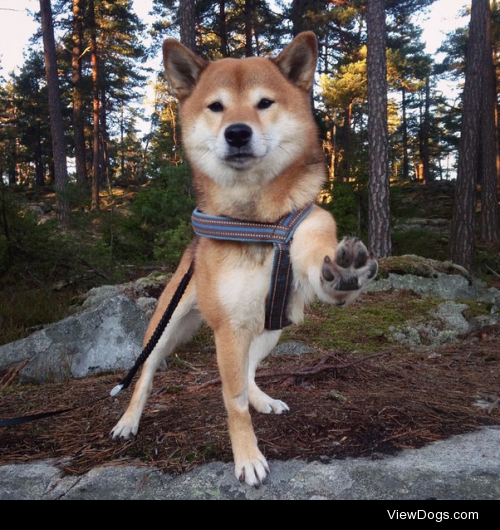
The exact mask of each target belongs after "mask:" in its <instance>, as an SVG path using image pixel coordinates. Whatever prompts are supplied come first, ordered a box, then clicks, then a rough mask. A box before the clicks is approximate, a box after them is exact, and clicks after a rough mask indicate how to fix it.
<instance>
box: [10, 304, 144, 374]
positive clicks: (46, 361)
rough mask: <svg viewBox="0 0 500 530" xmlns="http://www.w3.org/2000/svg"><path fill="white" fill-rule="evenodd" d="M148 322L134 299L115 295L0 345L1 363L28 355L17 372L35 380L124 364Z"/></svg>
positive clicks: (136, 348) (136, 352) (129, 360)
mask: <svg viewBox="0 0 500 530" xmlns="http://www.w3.org/2000/svg"><path fill="white" fill-rule="evenodd" d="M147 324H148V322H147V319H146V318H145V316H144V315H143V313H142V312H141V311H140V310H139V308H138V307H137V306H136V304H135V303H134V302H132V301H131V300H130V299H129V298H127V297H125V296H118V297H115V298H112V299H110V300H107V301H105V302H103V303H102V304H101V305H99V306H97V307H93V308H91V309H88V310H87V311H84V312H83V313H80V314H78V315H74V316H72V317H69V318H67V319H65V320H63V321H61V322H59V323H57V324H54V325H52V326H49V327H47V328H45V329H43V330H42V331H38V332H36V333H34V334H33V335H31V336H30V337H28V338H26V339H23V340H20V341H18V342H14V343H12V344H7V345H6V346H2V347H0V369H4V368H8V367H10V366H12V365H14V364H16V363H20V362H22V361H24V360H26V359H30V363H29V364H28V366H26V368H24V369H23V370H22V371H21V373H20V377H21V380H24V381H26V380H28V381H36V382H44V381H60V380H64V379H67V378H69V377H85V376H88V375H93V374H97V373H102V372H107V371H114V370H126V369H129V368H130V367H131V366H132V365H133V364H134V362H135V359H136V358H137V356H138V355H139V354H140V352H141V350H142V339H143V337H144V333H145V331H146V327H147Z"/></svg>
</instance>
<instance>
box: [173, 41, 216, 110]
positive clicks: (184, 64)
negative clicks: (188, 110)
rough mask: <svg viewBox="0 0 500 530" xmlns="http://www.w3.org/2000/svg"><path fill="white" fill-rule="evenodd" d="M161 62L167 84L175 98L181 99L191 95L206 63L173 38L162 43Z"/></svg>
mask: <svg viewBox="0 0 500 530" xmlns="http://www.w3.org/2000/svg"><path fill="white" fill-rule="evenodd" d="M163 62H164V65H165V73H166V76H167V81H168V84H169V85H170V88H171V89H172V92H173V94H174V96H175V97H176V98H178V99H179V100H181V101H182V100H183V99H185V98H187V97H188V96H189V95H191V92H192V91H193V90H194V87H195V86H196V84H197V83H198V79H199V78H200V75H201V73H202V72H203V70H204V69H205V68H206V67H207V66H208V63H206V62H205V61H203V60H201V59H200V58H199V57H196V55H195V54H194V53H193V52H192V51H191V50H188V49H187V48H186V47H185V46H183V45H182V44H181V43H180V42H177V41H176V40H174V39H167V40H166V41H165V42H164V43H163Z"/></svg>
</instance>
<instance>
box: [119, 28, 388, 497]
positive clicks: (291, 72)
mask: <svg viewBox="0 0 500 530" xmlns="http://www.w3.org/2000/svg"><path fill="white" fill-rule="evenodd" d="M317 56H318V51H317V40H316V36H315V35H314V34H313V33H310V32H308V33H303V34H300V35H299V36H298V37H297V38H296V39H295V40H294V41H293V42H292V43H291V44H290V45H289V46H288V47H287V48H286V49H285V50H284V51H283V52H282V53H281V55H279V56H278V57H277V58H275V59H268V58H248V59H223V60H220V61H217V62H214V63H207V62H204V61H202V60H201V59H200V58H198V57H197V56H195V55H194V54H193V53H191V52H190V51H189V50H188V49H186V48H185V47H184V46H182V45H181V44H180V43H178V42H176V41H174V40H167V41H166V42H165V44H164V60H165V69H166V75H167V80H168V82H169V84H170V86H171V89H172V91H173V94H174V95H175V96H176V97H177V98H178V99H179V102H180V118H181V124H182V131H183V141H184V146H185V150H186V153H187V157H188V159H189V162H190V164H191V167H192V170H193V179H194V187H195V190H196V194H197V201H198V208H199V210H200V211H201V212H203V213H204V214H206V215H208V216H224V217H229V218H234V219H238V220H242V221H244V222H248V223H249V224H251V223H252V222H258V223H274V222H276V220H277V219H280V218H282V217H283V216H286V215H288V214H290V212H294V211H297V210H300V209H301V208H305V207H307V206H308V205H311V204H312V203H314V202H315V201H316V199H317V197H318V194H319V193H320V191H321V189H322V186H323V184H324V182H325V180H326V165H325V160H324V157H323V153H322V150H321V146H320V144H319V140H318V133H317V129H316V125H315V122H314V119H313V116H312V112H311V90H312V87H313V83H314V73H315V69H316V63H317ZM274 255H275V252H274V249H273V246H272V245H269V244H264V243H242V242H234V241H220V240H216V239H212V238H208V237H196V238H195V239H194V241H193V242H192V244H191V245H190V246H189V248H188V249H187V250H186V252H185V254H184V256H183V258H182V261H181V263H180V265H179V268H178V270H177V272H176V273H175V275H174V276H173V278H172V280H171V281H170V283H169V284H168V286H167V287H166V289H165V292H164V293H163V295H162V296H161V298H160V302H159V305H158V309H157V311H156V313H155V315H154V316H153V318H152V320H151V323H150V326H149V329H148V332H147V334H146V339H145V343H147V341H148V340H149V338H150V336H151V335H152V333H153V332H154V330H155V328H156V326H157V324H158V322H159V320H160V319H161V316H162V314H163V312H164V310H165V307H166V306H167V305H168V304H169V302H170V299H171V298H172V295H173V293H174V292H175V290H176V288H177V286H178V285H179V283H180V281H181V279H182V277H183V276H184V274H185V273H186V271H187V270H188V268H189V267H190V264H191V262H192V261H193V260H194V262H195V270H194V276H193V279H192V281H191V283H190V284H189V287H188V288H187V291H186V293H185V294H184V296H183V298H182V300H181V302H180V304H179V306H178V307H177V309H176V311H175V313H174V316H173V318H172V320H171V322H170V324H169V327H168V328H167V330H166V332H165V333H164V335H163V337H162V338H161V340H160V342H159V344H158V345H157V347H156V348H155V350H154V351H153V354H152V355H151V357H150V358H149V360H148V361H147V362H146V364H145V366H144V368H143V372H142V375H141V378H140V380H139V381H138V383H137V385H136V388H135V392H134V395H133V397H132V400H131V403H130V405H129V407H128V409H127V411H126V412H125V414H124V416H123V417H122V419H121V420H120V422H119V423H118V424H117V425H116V427H115V428H114V429H113V431H112V435H113V437H114V438H115V439H129V438H130V437H133V436H135V435H136V434H137V432H138V428H139V421H140V418H141V415H142V412H143V409H144V406H145V404H146V400H147V398H148V396H149V394H150V392H151V389H152V382H153V376H154V374H155V372H156V370H157V368H158V366H159V364H160V362H161V361H162V360H163V359H164V358H166V357H167V356H168V355H170V354H171V353H172V351H173V350H174V349H175V347H176V346H177V345H178V344H179V343H181V342H182V341H185V340H187V339H189V338H190V337H191V336H192V334H193V333H194V332H195V331H196V330H197V328H198V327H199V325H200V324H201V322H202V321H203V320H205V321H206V322H207V323H208V324H209V326H210V327H211V328H212V329H213V331H214V334H215V342H216V348H217V361H218V365H219V370H220V375H221V380H222V386H223V396H224V403H225V406H226V409H227V413H228V420H229V433H230V438H231V442H232V448H233V454H234V460H235V472H236V477H237V478H238V479H239V480H241V481H244V482H246V483H247V484H249V485H251V486H255V487H258V486H259V485H260V484H262V482H263V480H264V479H265V478H266V476H267V474H268V473H269V467H268V463H267V461H266V459H265V457H264V456H263V454H262V453H261V451H260V450H259V448H258V444H257V439H256V436H255V434H254V430H253V426H252V421H251V417H250V411H249V406H250V405H251V406H252V407H253V408H254V409H255V410H256V411H258V412H260V413H263V414H286V413H288V412H289V408H288V405H286V403H283V402H282V401H279V400H276V399H273V398H271V397H269V396H268V395H267V394H265V393H264V392H263V391H261V390H260V389H259V387H258V386H257V384H256V383H255V373H256V370H257V367H258V365H259V363H260V362H261V361H262V360H263V359H264V358H265V357H266V356H267V355H268V354H269V353H270V352H271V350H272V349H273V348H274V347H275V346H276V344H277V342H278V340H279V338H280V334H281V331H280V330H274V329H273V330H269V329H266V327H265V313H266V300H267V298H268V296H269V293H270V278H271V275H272V270H273V262H274ZM290 259H291V264H292V267H293V285H292V291H291V293H290V296H289V300H288V305H287V309H286V311H287V319H288V320H289V321H291V322H293V323H300V322H301V321H302V319H303V315H304V306H305V305H306V304H308V303H310V302H311V301H313V300H314V299H316V298H319V299H320V300H322V301H324V302H326V303H333V304H338V305H344V304H346V303H349V302H352V301H354V300H355V299H356V298H357V297H358V295H359V293H360V292H361V290H362V288H363V287H364V286H366V285H367V284H368V283H369V282H370V281H371V280H372V279H373V278H374V277H375V276H376V274H377V271H378V265H377V262H376V260H375V259H374V257H373V256H372V255H371V254H369V252H368V251H367V249H366V247H365V246H364V245H363V243H362V242H361V241H360V240H358V239H354V238H347V239H344V240H343V241H342V242H341V243H340V244H339V242H338V240H337V228H336V224H335V221H334V219H333V218H332V216H331V215H330V214H329V213H327V212H326V211H324V210H322V209H321V208H319V207H318V206H313V207H312V209H311V211H310V212H309V213H308V215H307V216H306V217H305V219H304V220H303V221H302V223H301V224H300V225H299V226H298V227H297V229H296V231H295V234H294V237H293V241H292V242H291V245H290Z"/></svg>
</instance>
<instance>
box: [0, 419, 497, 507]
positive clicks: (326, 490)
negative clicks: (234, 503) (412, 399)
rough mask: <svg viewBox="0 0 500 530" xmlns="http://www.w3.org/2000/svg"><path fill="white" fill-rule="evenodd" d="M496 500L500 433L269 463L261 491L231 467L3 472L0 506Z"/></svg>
mask: <svg viewBox="0 0 500 530" xmlns="http://www.w3.org/2000/svg"><path fill="white" fill-rule="evenodd" d="M16 499H18V500H21V499H23V500H28V499H30V500H56V499H57V500H60V499H64V500H96V499H99V500H106V499H121V500H142V499H151V500H160V499H165V500H181V499H186V500H187V499H193V500H194V499H199V500H201V499H206V500H245V499H248V500H278V499H280V500H313V499H314V500H320V499H321V500H323V499H325V500H327V499H328V500H329V499H332V500H334V499H335V500H336V499H338V500H341V499H353V500H356V499H387V500H423V499H436V500H472V499H478V500H480V499H483V500H498V499H500V429H499V428H498V427H488V428H485V429H482V430H481V431H478V432H474V433H470V434H465V435H462V436H456V437H453V438H450V439H449V440H445V441H441V442H436V443H433V444H430V445H428V446H426V447H424V448H422V449H412V450H408V451H404V452H402V453H401V454H399V455H397V456H393V457H391V456H388V457H385V458H383V459H377V460H372V459H369V458H359V459H351V458H350V459H346V460H335V461H333V462H331V463H328V464H322V463H319V462H313V463H311V464H308V463H306V462H300V461H293V462H271V475H270V476H269V478H268V480H267V481H266V484H265V485H264V486H262V487H261V488H260V489H259V490H256V489H254V488H249V487H247V486H245V485H241V484H239V483H238V481H237V480H236V479H235V477H234V471H233V465H232V464H221V463H213V464H208V465H206V466H203V467H200V468H197V469H195V470H194V471H192V472H191V473H187V474H185V475H182V476H179V477H170V476H168V475H163V474H162V473H161V472H160V471H159V470H158V469H155V468H145V467H131V466H130V467H101V468H96V469H94V470H92V471H90V472H89V473H87V474H86V475H84V476H83V477H68V476H67V477H64V478H61V474H60V473H59V472H58V471H57V469H56V468H55V467H54V466H53V465H52V463H51V462H39V463H35V464H23V465H9V466H4V467H0V500H2V501H3V500H16Z"/></svg>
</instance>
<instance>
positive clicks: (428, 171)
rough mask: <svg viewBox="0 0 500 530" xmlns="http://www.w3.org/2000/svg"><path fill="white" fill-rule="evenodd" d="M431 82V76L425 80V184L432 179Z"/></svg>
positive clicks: (423, 128) (423, 145) (423, 136)
mask: <svg viewBox="0 0 500 530" xmlns="http://www.w3.org/2000/svg"><path fill="white" fill-rule="evenodd" d="M430 133H431V82H430V78H429V76H427V78H426V81H425V111H424V122H423V124H422V166H423V175H424V184H425V185H427V184H429V181H430V180H431V147H430Z"/></svg>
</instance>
